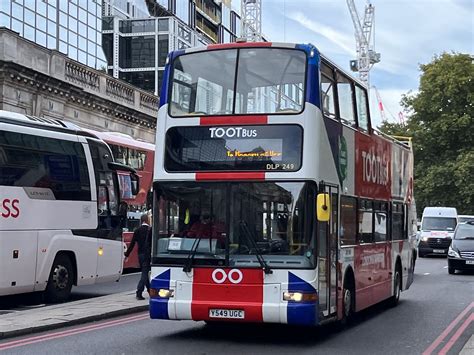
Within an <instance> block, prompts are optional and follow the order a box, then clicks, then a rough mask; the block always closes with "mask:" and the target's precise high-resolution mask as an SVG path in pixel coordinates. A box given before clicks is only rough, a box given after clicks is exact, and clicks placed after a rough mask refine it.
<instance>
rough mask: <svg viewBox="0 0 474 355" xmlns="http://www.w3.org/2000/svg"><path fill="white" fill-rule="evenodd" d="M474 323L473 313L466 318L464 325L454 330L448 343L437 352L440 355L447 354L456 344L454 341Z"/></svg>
mask: <svg viewBox="0 0 474 355" xmlns="http://www.w3.org/2000/svg"><path fill="white" fill-rule="evenodd" d="M472 322H474V313H472V314H471V316H470V317H469V318H467V319H466V320H465V321H464V323H463V324H462V325H461V326H460V327H459V328H458V330H456V333H454V335H453V336H452V337H451V339H449V341H448V342H447V343H446V345H445V346H444V347H443V348H442V349H441V351H440V352H439V353H440V354H441V355H445V354H447V353H448V351H449V349H451V348H452V347H453V345H454V344H455V343H456V341H457V340H458V339H459V337H460V336H461V335H462V333H463V332H464V331H465V330H466V328H467V326H468V325H469V324H471V323H472Z"/></svg>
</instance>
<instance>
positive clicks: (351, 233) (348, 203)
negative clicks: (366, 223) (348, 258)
mask: <svg viewBox="0 0 474 355" xmlns="http://www.w3.org/2000/svg"><path fill="white" fill-rule="evenodd" d="M356 221H357V204H356V199H355V198H354V197H346V196H341V229H340V238H341V246H344V245H355V244H356V235H357V225H356Z"/></svg>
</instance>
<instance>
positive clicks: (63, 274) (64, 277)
mask: <svg viewBox="0 0 474 355" xmlns="http://www.w3.org/2000/svg"><path fill="white" fill-rule="evenodd" d="M53 281H54V284H55V285H56V288H58V289H61V290H62V289H65V288H66V287H67V285H68V282H69V273H68V271H67V269H66V268H65V267H64V266H62V265H57V266H56V268H55V269H54V274H53Z"/></svg>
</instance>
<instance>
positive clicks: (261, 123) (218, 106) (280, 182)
mask: <svg viewBox="0 0 474 355" xmlns="http://www.w3.org/2000/svg"><path fill="white" fill-rule="evenodd" d="M167 63H168V64H167V66H166V69H165V75H164V78H163V81H164V84H163V89H162V92H161V97H160V109H159V112H158V127H157V136H156V137H157V138H156V142H157V146H156V149H157V157H156V164H155V174H154V179H155V180H154V183H153V194H154V200H153V248H152V249H153V250H152V270H151V290H150V297H151V298H150V316H151V318H155V319H176V320H180V319H192V320H196V321H206V322H209V321H211V322H216V321H236V322H269V323H288V324H304V325H320V324H324V323H326V322H329V321H336V320H342V321H344V320H347V319H350V317H351V315H352V314H353V312H358V311H360V310H363V309H365V308H367V307H370V306H371V305H374V304H376V303H378V302H381V301H384V300H388V301H389V302H390V304H392V305H396V304H397V303H398V300H399V297H400V292H401V291H405V290H407V289H408V288H409V286H410V284H411V283H412V280H413V270H414V261H415V249H414V237H415V236H416V216H415V208H414V199H413V193H412V192H413V153H412V149H411V146H410V142H402V141H400V140H397V139H395V138H393V137H389V136H385V135H383V134H382V133H379V132H377V131H376V130H375V129H373V127H372V125H371V120H370V113H369V104H368V102H369V101H368V95H367V88H366V87H365V86H364V85H363V84H362V83H361V82H359V81H358V80H357V79H355V78H353V77H352V76H350V75H349V74H347V73H345V72H344V71H343V70H342V69H341V68H340V67H338V66H337V65H335V64H334V63H332V62H331V61H330V60H328V59H327V58H325V57H323V56H322V55H321V54H320V53H319V51H318V49H317V48H316V47H314V46H313V45H299V44H281V43H231V44H219V45H209V46H208V47H207V48H193V49H189V50H180V51H175V52H172V53H170V55H169V58H168V61H167Z"/></svg>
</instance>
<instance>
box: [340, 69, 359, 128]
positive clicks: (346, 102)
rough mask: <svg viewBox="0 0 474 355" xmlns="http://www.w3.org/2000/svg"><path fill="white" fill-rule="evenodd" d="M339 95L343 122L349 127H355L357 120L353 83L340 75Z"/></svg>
mask: <svg viewBox="0 0 474 355" xmlns="http://www.w3.org/2000/svg"><path fill="white" fill-rule="evenodd" d="M337 95H338V100H337V101H338V102H339V114H340V116H341V120H342V121H343V122H345V123H347V124H348V125H350V126H352V127H355V125H356V120H355V114H354V104H353V101H352V99H353V96H352V82H351V80H350V79H348V78H346V77H345V76H343V75H341V74H339V73H338V75H337Z"/></svg>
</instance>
